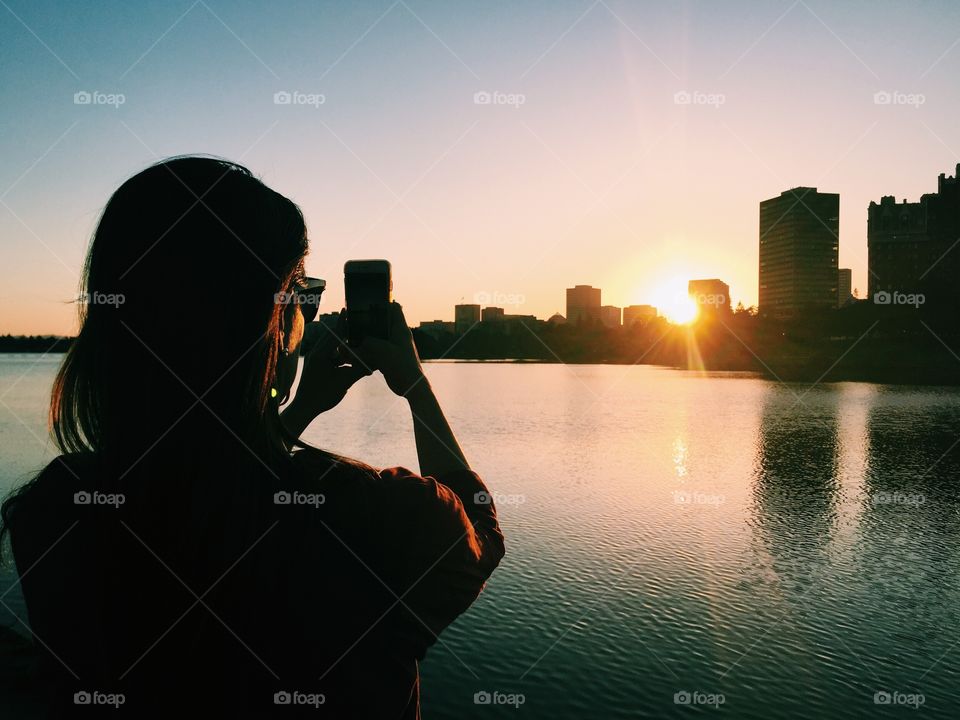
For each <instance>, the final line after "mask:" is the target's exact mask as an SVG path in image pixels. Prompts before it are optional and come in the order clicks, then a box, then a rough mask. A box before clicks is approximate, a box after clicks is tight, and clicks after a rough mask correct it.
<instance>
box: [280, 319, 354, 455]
mask: <svg viewBox="0 0 960 720" xmlns="http://www.w3.org/2000/svg"><path fill="white" fill-rule="evenodd" d="M343 330H344V325H343V314H342V313H341V315H340V319H339V321H338V323H337V328H336V330H334V329H332V328H330V327H327V326H325V325H324V326H323V330H322V336H321V337H320V338H318V340H317V342H316V343H315V344H314V346H313V348H311V350H310V351H309V352H308V353H307V354H306V355H304V358H303V372H301V373H300V384H299V385H297V394H296V395H294V397H293V400H291V401H290V404H289V405H288V406H287V408H286V409H285V410H284V411H283V414H282V418H283V422H284V425H286V427H287V430H288V431H289V432H290V433H291V434H293V435H295V436H297V437H299V436H300V434H301V433H302V432H303V431H304V429H306V427H307V425H309V424H310V423H311V422H312V421H313V420H314V418H316V417H317V415H319V414H320V413H324V412H327V410H331V409H332V408H334V407H336V406H337V405H338V404H339V403H340V401H341V400H343V398H344V397H345V396H346V394H347V390H349V389H350V388H351V387H352V386H353V384H354V383H355V382H357V380H359V379H360V378H362V377H366V376H367V375H369V374H370V373H371V372H372V370H371V369H369V368H368V367H365V366H364V365H363V364H361V363H358V362H354V363H353V364H352V365H345V364H344V358H343V356H342V353H341V350H340V348H341V343H342V341H341V338H342V337H344V332H343Z"/></svg>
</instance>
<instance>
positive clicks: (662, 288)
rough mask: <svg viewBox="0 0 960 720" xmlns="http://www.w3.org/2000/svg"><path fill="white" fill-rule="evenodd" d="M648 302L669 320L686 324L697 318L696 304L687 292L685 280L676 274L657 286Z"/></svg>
mask: <svg viewBox="0 0 960 720" xmlns="http://www.w3.org/2000/svg"><path fill="white" fill-rule="evenodd" d="M650 302H651V303H652V304H653V305H655V306H656V308H657V310H658V312H659V313H660V314H661V315H663V316H664V317H666V318H667V320H669V321H670V322H673V323H677V324H679V325H686V324H688V323H691V322H693V321H694V320H696V318H697V304H696V303H695V302H694V301H693V300H692V299H691V298H690V296H689V295H688V294H687V280H686V279H685V278H684V277H682V276H680V275H676V276H673V277H671V278H669V279H668V280H665V281H664V282H663V283H662V284H661V285H659V286H657V287H656V288H655V289H654V290H653V292H652V294H651V296H650Z"/></svg>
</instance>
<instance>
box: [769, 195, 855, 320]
mask: <svg viewBox="0 0 960 720" xmlns="http://www.w3.org/2000/svg"><path fill="white" fill-rule="evenodd" d="M839 232H840V196H839V195H838V194H836V193H821V192H817V189H816V188H809V187H796V188H793V189H792V190H786V191H784V192H782V193H780V195H779V196H778V197H775V198H770V199H769V200H764V201H763V202H761V203H760V308H759V310H760V314H761V315H778V316H787V315H793V314H795V313H797V312H800V311H802V310H805V309H811V308H815V307H836V306H837V269H838V257H839V246H840V240H839V237H840V236H839Z"/></svg>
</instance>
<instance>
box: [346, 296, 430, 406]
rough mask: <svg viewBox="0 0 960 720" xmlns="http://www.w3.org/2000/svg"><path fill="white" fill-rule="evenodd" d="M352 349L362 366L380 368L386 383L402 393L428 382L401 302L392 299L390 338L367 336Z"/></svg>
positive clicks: (402, 394) (396, 392)
mask: <svg viewBox="0 0 960 720" xmlns="http://www.w3.org/2000/svg"><path fill="white" fill-rule="evenodd" d="M348 352H351V351H350V350H348ZM352 352H353V353H354V354H355V355H356V358H357V359H358V360H359V363H358V364H361V367H363V366H365V367H366V368H367V369H369V370H379V371H380V372H381V373H382V374H383V378H384V380H386V381H387V386H388V387H389V388H390V389H391V390H392V391H393V392H394V393H395V394H397V395H400V396H401V397H406V396H407V394H408V393H409V392H410V391H411V390H412V389H413V388H414V387H416V386H417V385H418V384H421V382H425V380H424V375H423V368H422V367H421V366H420V358H419V356H418V355H417V348H416V346H415V345H414V344H413V334H412V333H411V332H410V328H409V327H407V321H406V319H405V318H404V317H403V308H402V307H401V306H400V304H399V303H396V302H393V303H390V338H389V339H388V340H383V339H381V338H375V337H366V338H364V339H363V342H362V343H361V344H360V347H358V348H355V349H354V350H352Z"/></svg>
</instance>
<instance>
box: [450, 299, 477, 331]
mask: <svg viewBox="0 0 960 720" xmlns="http://www.w3.org/2000/svg"><path fill="white" fill-rule="evenodd" d="M478 322H480V306H479V305H454V306H453V328H454V333H455V334H457V335H463V334H464V333H465V332H467V330H469V329H470V328H472V327H473V326H474V325H476V324H477V323H478Z"/></svg>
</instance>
